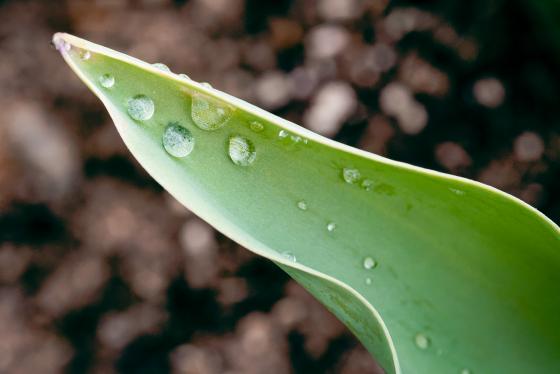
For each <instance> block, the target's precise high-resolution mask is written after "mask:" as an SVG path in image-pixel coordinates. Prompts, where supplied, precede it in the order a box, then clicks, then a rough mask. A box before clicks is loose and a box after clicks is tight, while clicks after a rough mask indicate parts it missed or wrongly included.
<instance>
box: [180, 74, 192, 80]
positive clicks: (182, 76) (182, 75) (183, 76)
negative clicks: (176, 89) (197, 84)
mask: <svg viewBox="0 0 560 374" xmlns="http://www.w3.org/2000/svg"><path fill="white" fill-rule="evenodd" d="M179 77H181V78H183V79H188V80H191V77H189V76H188V75H187V74H183V73H181V74H179Z"/></svg>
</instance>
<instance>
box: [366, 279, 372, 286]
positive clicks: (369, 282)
mask: <svg viewBox="0 0 560 374" xmlns="http://www.w3.org/2000/svg"><path fill="white" fill-rule="evenodd" d="M366 284H367V285H368V286H369V285H370V284H371V278H366Z"/></svg>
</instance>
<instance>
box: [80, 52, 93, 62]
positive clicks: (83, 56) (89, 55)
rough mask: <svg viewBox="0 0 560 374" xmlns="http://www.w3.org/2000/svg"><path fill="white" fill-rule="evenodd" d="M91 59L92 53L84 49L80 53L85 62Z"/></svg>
mask: <svg viewBox="0 0 560 374" xmlns="http://www.w3.org/2000/svg"><path fill="white" fill-rule="evenodd" d="M90 57H91V53H90V52H89V51H88V50H85V49H82V50H81V51H80V58H81V59H82V60H83V61H87V60H89V59H90Z"/></svg>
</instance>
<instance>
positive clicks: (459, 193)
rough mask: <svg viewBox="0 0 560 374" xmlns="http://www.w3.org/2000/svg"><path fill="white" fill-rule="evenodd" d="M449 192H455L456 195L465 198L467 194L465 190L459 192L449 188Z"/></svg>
mask: <svg viewBox="0 0 560 374" xmlns="http://www.w3.org/2000/svg"><path fill="white" fill-rule="evenodd" d="M449 191H451V192H453V193H454V194H455V195H458V196H463V195H464V194H465V193H466V192H465V191H463V190H459V189H457V188H449Z"/></svg>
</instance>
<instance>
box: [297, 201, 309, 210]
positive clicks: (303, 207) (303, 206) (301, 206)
mask: <svg viewBox="0 0 560 374" xmlns="http://www.w3.org/2000/svg"><path fill="white" fill-rule="evenodd" d="M297 207H298V208H299V209H301V210H307V203H306V202H305V201H303V200H301V201H298V203H297Z"/></svg>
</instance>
